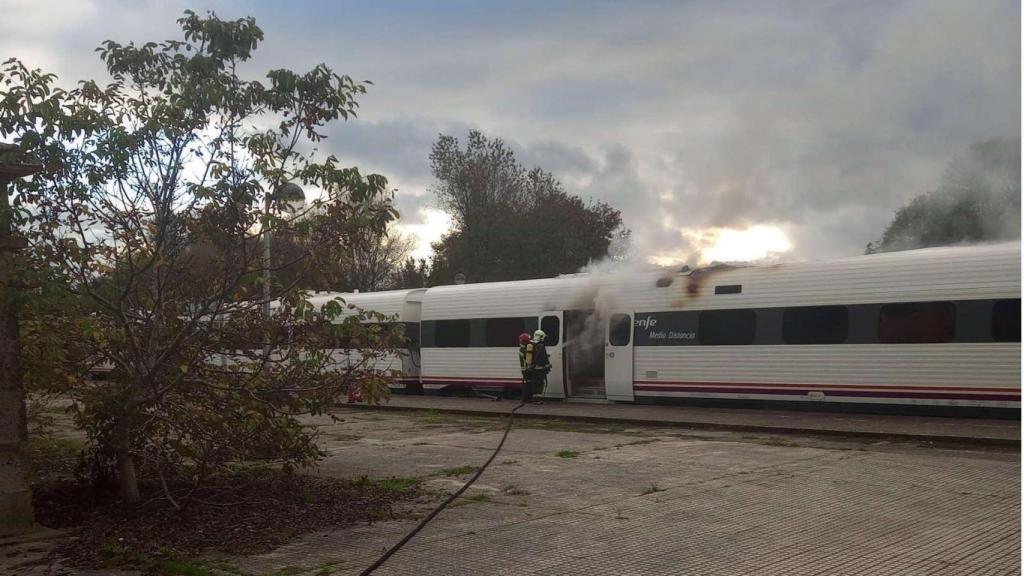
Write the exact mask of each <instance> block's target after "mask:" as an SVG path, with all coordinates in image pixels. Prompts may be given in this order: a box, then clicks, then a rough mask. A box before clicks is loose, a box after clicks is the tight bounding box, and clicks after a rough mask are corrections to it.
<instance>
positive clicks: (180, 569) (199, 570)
mask: <svg viewBox="0 0 1024 576" xmlns="http://www.w3.org/2000/svg"><path fill="white" fill-rule="evenodd" d="M156 573H157V574H159V575H160V576H213V572H210V570H209V569H207V568H204V567H202V566H199V565H196V564H193V563H191V562H186V561H183V560H175V559H170V558H169V559H167V560H161V561H160V562H158V563H157V565H156Z"/></svg>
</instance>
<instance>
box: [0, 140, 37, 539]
mask: <svg viewBox="0 0 1024 576" xmlns="http://www.w3.org/2000/svg"><path fill="white" fill-rule="evenodd" d="M40 169H42V166H41V165H40V164H39V163H37V162H34V161H32V160H31V159H30V158H27V157H26V156H25V155H24V154H21V153H20V152H19V150H18V147H17V146H15V145H13V144H4V143H2V142H0V534H10V533H15V532H21V531H24V530H28V529H30V528H32V526H33V525H34V518H33V512H32V493H31V492H30V491H29V487H28V470H27V466H26V459H25V444H26V443H27V442H28V423H27V421H26V418H25V388H24V386H23V384H22V381H21V361H20V352H19V349H18V313H17V308H16V297H17V287H16V286H15V285H14V258H15V253H16V252H17V251H18V250H21V249H22V248H24V247H25V239H24V238H21V237H18V236H15V235H14V224H13V217H12V212H11V206H10V202H9V200H8V198H7V194H8V185H9V184H10V183H11V182H12V181H14V180H15V179H17V178H24V177H26V176H29V175H31V174H34V173H36V172H38V171H39V170H40Z"/></svg>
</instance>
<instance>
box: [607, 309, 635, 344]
mask: <svg viewBox="0 0 1024 576" xmlns="http://www.w3.org/2000/svg"><path fill="white" fill-rule="evenodd" d="M632 335H633V320H632V319H631V318H630V317H629V314H612V317H611V318H610V319H609V320H608V343H609V344H611V345H612V346H626V345H628V344H629V339H630V337H631V336H632Z"/></svg>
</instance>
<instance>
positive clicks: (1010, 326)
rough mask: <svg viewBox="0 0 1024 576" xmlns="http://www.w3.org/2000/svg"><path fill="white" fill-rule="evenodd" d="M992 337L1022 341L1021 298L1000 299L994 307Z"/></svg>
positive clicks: (994, 338) (998, 340) (1003, 340)
mask: <svg viewBox="0 0 1024 576" xmlns="http://www.w3.org/2000/svg"><path fill="white" fill-rule="evenodd" d="M992 339H993V340H995V341H996V342H1020V298H1017V299H1015V300H1000V301H998V302H996V304H995V306H993V307H992Z"/></svg>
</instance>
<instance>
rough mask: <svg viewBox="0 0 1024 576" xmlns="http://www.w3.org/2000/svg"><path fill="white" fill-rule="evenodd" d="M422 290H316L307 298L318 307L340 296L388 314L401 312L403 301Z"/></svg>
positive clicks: (357, 305)
mask: <svg viewBox="0 0 1024 576" xmlns="http://www.w3.org/2000/svg"><path fill="white" fill-rule="evenodd" d="M423 291H424V290H423V289H422V288H416V289H409V290H387V291H383V292H316V293H314V294H313V296H312V297H310V299H309V300H310V302H311V303H312V304H313V305H314V306H316V307H317V308H320V307H322V306H323V305H324V304H326V303H327V302H329V301H331V300H334V299H335V298H341V299H342V300H344V301H345V303H346V304H350V305H353V306H356V307H358V308H362V309H364V310H373V311H375V312H380V313H381V314H384V315H387V316H390V315H392V314H401V313H402V309H403V306H404V305H405V302H406V301H407V300H409V299H410V298H411V297H412V296H413V295H414V294H416V293H420V292H423ZM350 313H354V312H350Z"/></svg>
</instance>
